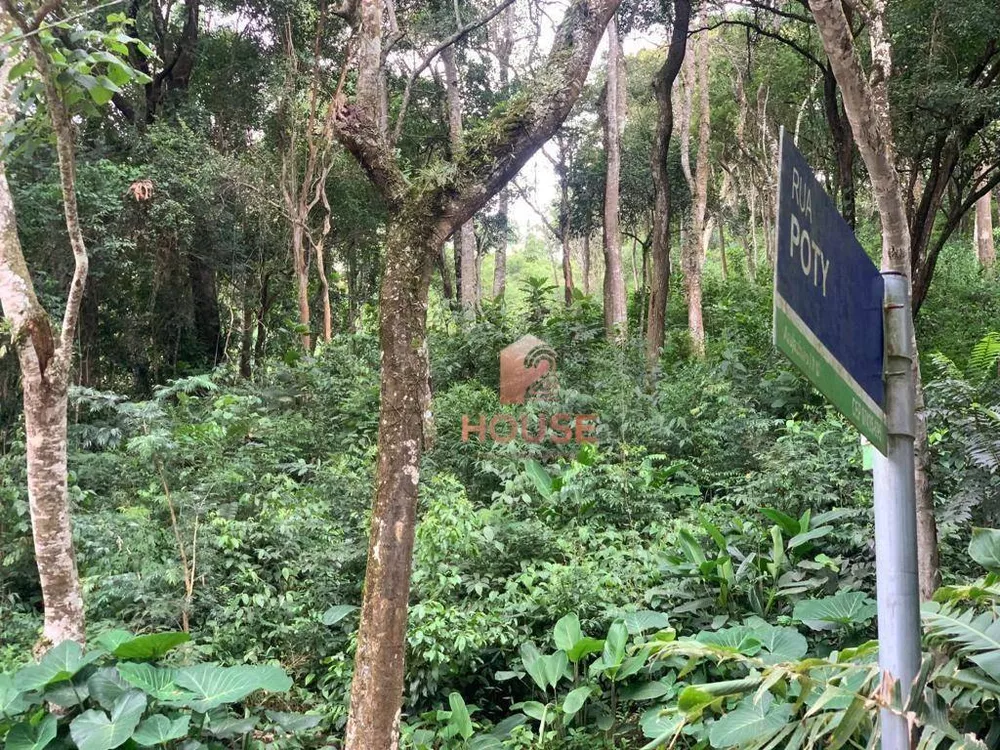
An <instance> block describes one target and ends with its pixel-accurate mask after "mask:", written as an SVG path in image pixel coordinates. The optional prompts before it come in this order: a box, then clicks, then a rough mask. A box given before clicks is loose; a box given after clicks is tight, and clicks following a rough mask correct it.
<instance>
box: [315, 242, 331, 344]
mask: <svg viewBox="0 0 1000 750" xmlns="http://www.w3.org/2000/svg"><path fill="white" fill-rule="evenodd" d="M324 245H325V243H324V241H323V240H320V241H319V243H317V245H316V271H317V272H318V273H319V286H320V290H321V292H322V295H323V341H325V342H326V343H328V344H329V343H330V342H331V341H332V340H333V310H332V309H331V306H330V279H329V278H328V277H327V275H326V260H325V259H324V257H323V255H324V252H325V249H324Z"/></svg>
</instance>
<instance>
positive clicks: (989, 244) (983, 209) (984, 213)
mask: <svg viewBox="0 0 1000 750" xmlns="http://www.w3.org/2000/svg"><path fill="white" fill-rule="evenodd" d="M975 234H976V257H977V258H978V259H979V265H980V266H982V267H983V268H985V269H986V270H988V271H989V270H992V269H993V266H994V264H995V263H996V259H997V249H996V244H995V241H994V238H993V193H992V191H990V192H988V193H986V194H984V195H983V197H982V198H980V199H979V200H978V201H976V231H975Z"/></svg>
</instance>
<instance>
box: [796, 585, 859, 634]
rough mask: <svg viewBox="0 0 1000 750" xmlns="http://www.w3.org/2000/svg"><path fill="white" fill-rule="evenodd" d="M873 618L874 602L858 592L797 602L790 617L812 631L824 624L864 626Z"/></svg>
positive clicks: (846, 592)
mask: <svg viewBox="0 0 1000 750" xmlns="http://www.w3.org/2000/svg"><path fill="white" fill-rule="evenodd" d="M874 616H875V602H873V601H872V600H871V599H869V598H868V597H867V596H866V595H865V594H863V593H861V592H860V591H842V592H840V593H839V594H836V595H835V596H828V597H826V598H825V599H805V600H803V601H800V602H797V603H796V605H795V610H794V611H793V613H792V617H793V618H794V619H796V620H798V621H800V622H804V623H805V624H806V625H808V626H809V627H811V628H813V629H814V630H820V629H822V628H823V627H824V625H825V624H832V625H864V624H867V623H868V622H870V621H871V619H872V618H873V617H874Z"/></svg>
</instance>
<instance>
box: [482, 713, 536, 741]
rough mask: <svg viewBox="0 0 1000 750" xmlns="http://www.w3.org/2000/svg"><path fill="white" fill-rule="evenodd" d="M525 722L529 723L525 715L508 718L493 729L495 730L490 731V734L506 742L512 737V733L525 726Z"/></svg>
mask: <svg viewBox="0 0 1000 750" xmlns="http://www.w3.org/2000/svg"><path fill="white" fill-rule="evenodd" d="M525 721H527V719H526V718H525V717H524V715H523V714H514V715H512V716H508V717H507V718H506V719H504V720H503V721H501V722H500V723H499V724H497V725H496V726H495V727H493V729H492V730H490V734H491V735H492V736H494V737H496V738H498V739H501V740H505V739H507V738H508V737H509V736H510V733H511V732H513V731H514V730H515V729H517V728H518V727H519V726H521V725H522V724H524V723H525Z"/></svg>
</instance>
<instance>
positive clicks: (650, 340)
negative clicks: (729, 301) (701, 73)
mask: <svg viewBox="0 0 1000 750" xmlns="http://www.w3.org/2000/svg"><path fill="white" fill-rule="evenodd" d="M690 23H691V0H674V23H673V29H672V30H671V34H670V47H669V49H668V50H667V58H666V60H664V62H663V65H662V66H661V67H660V69H659V70H658V71H657V72H656V76H655V77H654V78H653V93H654V95H655V96H656V130H655V131H654V132H653V147H652V150H651V154H650V161H651V162H652V164H651V167H652V175H653V218H652V221H651V224H652V235H653V236H652V248H651V250H650V269H649V277H650V278H649V309H648V312H647V323H646V361H647V362H648V363H649V365H650V366H652V364H653V363H654V362H656V360H657V359H658V358H659V356H660V350H661V349H662V348H663V341H664V335H665V330H666V316H667V297H668V295H669V293H670V218H671V217H670V172H669V170H668V168H667V155H668V153H669V152H670V138H671V136H672V135H673V130H674V107H673V99H672V94H673V88H674V81H675V80H676V78H677V75H678V73H679V72H680V70H681V66H682V65H683V64H684V55H685V52H686V51H687V33H688V27H689V26H690Z"/></svg>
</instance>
